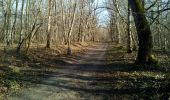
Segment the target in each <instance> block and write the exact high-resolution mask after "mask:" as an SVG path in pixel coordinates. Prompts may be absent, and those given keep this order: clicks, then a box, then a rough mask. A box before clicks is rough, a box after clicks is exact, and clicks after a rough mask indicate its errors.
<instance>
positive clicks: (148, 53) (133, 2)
mask: <svg viewBox="0 0 170 100" xmlns="http://www.w3.org/2000/svg"><path fill="white" fill-rule="evenodd" d="M129 2H130V6H131V9H132V11H133V16H134V20H135V25H136V29H137V34H138V40H139V51H138V56H137V60H136V64H155V63H157V61H156V60H155V58H154V56H153V54H152V48H153V44H152V33H151V30H150V26H149V24H148V21H147V19H146V15H145V9H144V6H143V4H142V1H141V0H129Z"/></svg>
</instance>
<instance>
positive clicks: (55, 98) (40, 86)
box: [7, 44, 111, 100]
mask: <svg viewBox="0 0 170 100" xmlns="http://www.w3.org/2000/svg"><path fill="white" fill-rule="evenodd" d="M106 48H107V45H105V44H102V45H99V46H97V47H93V48H89V50H88V52H86V53H82V54H79V55H77V56H76V57H74V58H72V57H70V58H69V59H66V60H65V59H64V58H61V59H62V60H63V61H64V62H65V63H64V64H57V61H56V60H54V62H53V63H56V66H60V68H58V69H56V70H53V72H52V73H50V72H49V73H44V74H46V76H48V78H46V79H45V80H42V81H41V82H38V83H33V85H32V86H31V87H30V88H26V89H23V90H21V91H20V92H19V93H18V94H17V95H12V96H10V97H8V98H7V100H105V99H106V100H107V99H108V95H107V90H109V88H111V87H108V86H107V85H108V84H110V82H109V81H107V80H103V77H104V76H103V74H105V73H103V70H106V69H107V68H105V67H106V66H105V63H106V62H105V61H106V57H105V53H106V50H107V49H106ZM55 61H56V62H55ZM107 87H108V89H107Z"/></svg>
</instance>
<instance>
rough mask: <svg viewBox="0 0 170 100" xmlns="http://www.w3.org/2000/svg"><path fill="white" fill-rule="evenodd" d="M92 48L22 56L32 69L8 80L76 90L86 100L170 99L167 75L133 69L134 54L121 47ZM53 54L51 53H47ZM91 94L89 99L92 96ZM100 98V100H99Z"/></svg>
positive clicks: (24, 70) (169, 85)
mask: <svg viewBox="0 0 170 100" xmlns="http://www.w3.org/2000/svg"><path fill="white" fill-rule="evenodd" d="M108 48H109V49H105V48H104V47H100V48H90V49H89V50H88V52H87V53H82V52H79V53H77V54H74V55H71V56H67V55H60V56H55V55H53V54H52V53H46V54H45V55H44V54H43V53H41V52H37V51H35V50H34V52H33V53H32V54H31V55H30V56H29V57H27V56H24V55H20V56H17V58H18V59H22V61H23V62H24V63H27V66H29V67H30V68H28V69H23V70H22V71H21V73H20V74H19V75H18V76H14V75H9V76H8V78H10V79H16V80H19V81H23V82H30V83H33V84H36V86H35V87H37V85H44V86H47V87H48V86H52V87H57V88H60V89H64V90H66V91H75V92H78V93H80V94H81V96H82V98H86V99H87V96H85V95H86V94H89V95H95V96H96V97H100V99H101V100H114V99H116V100H119V99H120V100H121V99H124V98H126V99H139V98H144V99H156V98H159V99H163V100H166V99H167V100H168V98H169V97H170V94H169V93H170V79H169V76H167V75H168V74H167V73H168V72H162V71H159V70H152V71H151V70H147V69H144V70H143V69H138V70H135V69H132V67H133V66H134V65H133V62H134V60H135V54H130V55H128V54H126V53H125V51H124V50H122V49H120V48H116V47H114V48H115V49H110V48H111V47H108ZM48 52H50V51H48ZM89 95H88V96H89ZM100 99H99V100H100Z"/></svg>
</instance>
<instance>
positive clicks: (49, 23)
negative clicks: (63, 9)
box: [46, 0, 52, 48]
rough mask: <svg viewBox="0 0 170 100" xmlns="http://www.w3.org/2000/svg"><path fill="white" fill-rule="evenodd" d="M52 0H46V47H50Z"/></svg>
mask: <svg viewBox="0 0 170 100" xmlns="http://www.w3.org/2000/svg"><path fill="white" fill-rule="evenodd" d="M51 6H52V0H48V32H47V44H46V47H47V48H50V46H51V8H52V7H51Z"/></svg>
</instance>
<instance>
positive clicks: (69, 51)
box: [67, 0, 77, 55]
mask: <svg viewBox="0 0 170 100" xmlns="http://www.w3.org/2000/svg"><path fill="white" fill-rule="evenodd" d="M76 8H77V0H76V1H75V4H74V12H73V17H72V20H71V26H70V29H69V31H68V38H67V41H68V50H67V54H68V55H70V54H71V47H70V43H71V35H72V31H73V26H74V22H75V15H76Z"/></svg>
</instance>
